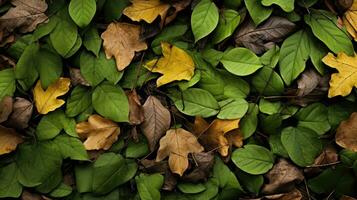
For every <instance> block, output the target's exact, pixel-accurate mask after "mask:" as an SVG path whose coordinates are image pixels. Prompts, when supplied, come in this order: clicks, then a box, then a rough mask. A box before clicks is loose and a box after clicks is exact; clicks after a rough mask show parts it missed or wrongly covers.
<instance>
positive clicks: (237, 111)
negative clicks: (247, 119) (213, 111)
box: [217, 99, 249, 119]
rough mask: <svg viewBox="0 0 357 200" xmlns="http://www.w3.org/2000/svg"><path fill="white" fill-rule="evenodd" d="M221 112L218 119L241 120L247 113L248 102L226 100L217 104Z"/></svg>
mask: <svg viewBox="0 0 357 200" xmlns="http://www.w3.org/2000/svg"><path fill="white" fill-rule="evenodd" d="M218 104H219V106H220V107H221V110H220V111H219V113H218V115H217V118H219V119H238V118H242V117H243V116H244V115H245V113H246V112H247V111H248V107H249V105H248V102H247V101H246V100H244V99H226V100H223V101H220V102H218Z"/></svg>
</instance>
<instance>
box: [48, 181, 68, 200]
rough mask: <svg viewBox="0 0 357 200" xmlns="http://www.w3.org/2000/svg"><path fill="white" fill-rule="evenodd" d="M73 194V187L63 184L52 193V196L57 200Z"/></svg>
mask: <svg viewBox="0 0 357 200" xmlns="http://www.w3.org/2000/svg"><path fill="white" fill-rule="evenodd" d="M71 193H72V187H71V186H69V185H66V184H64V183H61V184H60V185H59V186H57V187H56V188H55V189H54V190H52V191H51V193H50V196H51V197H55V198H61V197H66V196H68V195H70V194H71Z"/></svg>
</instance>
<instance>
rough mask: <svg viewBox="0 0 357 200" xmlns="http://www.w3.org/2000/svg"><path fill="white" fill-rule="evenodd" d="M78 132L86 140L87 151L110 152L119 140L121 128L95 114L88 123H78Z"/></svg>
mask: <svg viewBox="0 0 357 200" xmlns="http://www.w3.org/2000/svg"><path fill="white" fill-rule="evenodd" d="M76 132H77V134H78V136H79V137H80V138H81V139H83V140H85V141H84V147H85V148H86V149H87V150H99V149H104V150H108V149H109V148H110V147H111V146H112V145H113V143H114V142H116V141H117V140H118V136H119V134H120V128H119V126H118V124H117V123H115V122H113V121H111V120H109V119H105V118H103V117H101V116H100V115H96V114H94V115H91V116H90V117H89V118H88V122H80V123H78V124H77V125H76Z"/></svg>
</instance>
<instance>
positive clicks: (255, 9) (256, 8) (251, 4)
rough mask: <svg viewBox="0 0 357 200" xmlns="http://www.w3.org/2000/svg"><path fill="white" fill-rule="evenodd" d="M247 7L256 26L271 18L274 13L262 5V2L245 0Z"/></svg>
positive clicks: (259, 0)
mask: <svg viewBox="0 0 357 200" xmlns="http://www.w3.org/2000/svg"><path fill="white" fill-rule="evenodd" d="M244 3H245V6H246V7H247V10H248V12H249V15H250V17H252V19H253V21H254V23H255V25H256V26H258V25H259V24H260V23H262V22H263V21H265V20H266V19H268V18H269V16H270V15H271V13H272V12H273V9H272V8H268V7H264V6H262V5H261V0H244Z"/></svg>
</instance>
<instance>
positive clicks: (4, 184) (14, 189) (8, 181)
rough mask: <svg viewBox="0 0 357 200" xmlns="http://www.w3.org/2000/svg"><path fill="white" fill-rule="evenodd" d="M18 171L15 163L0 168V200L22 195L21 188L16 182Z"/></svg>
mask: <svg viewBox="0 0 357 200" xmlns="http://www.w3.org/2000/svg"><path fill="white" fill-rule="evenodd" d="M17 174H18V169H17V166H16V163H11V164H9V165H6V166H4V167H1V168H0V177H1V179H0V198H9V197H12V198H18V197H20V195H21V193H22V186H21V185H20V183H19V182H18V181H17V178H16V177H17Z"/></svg>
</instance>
